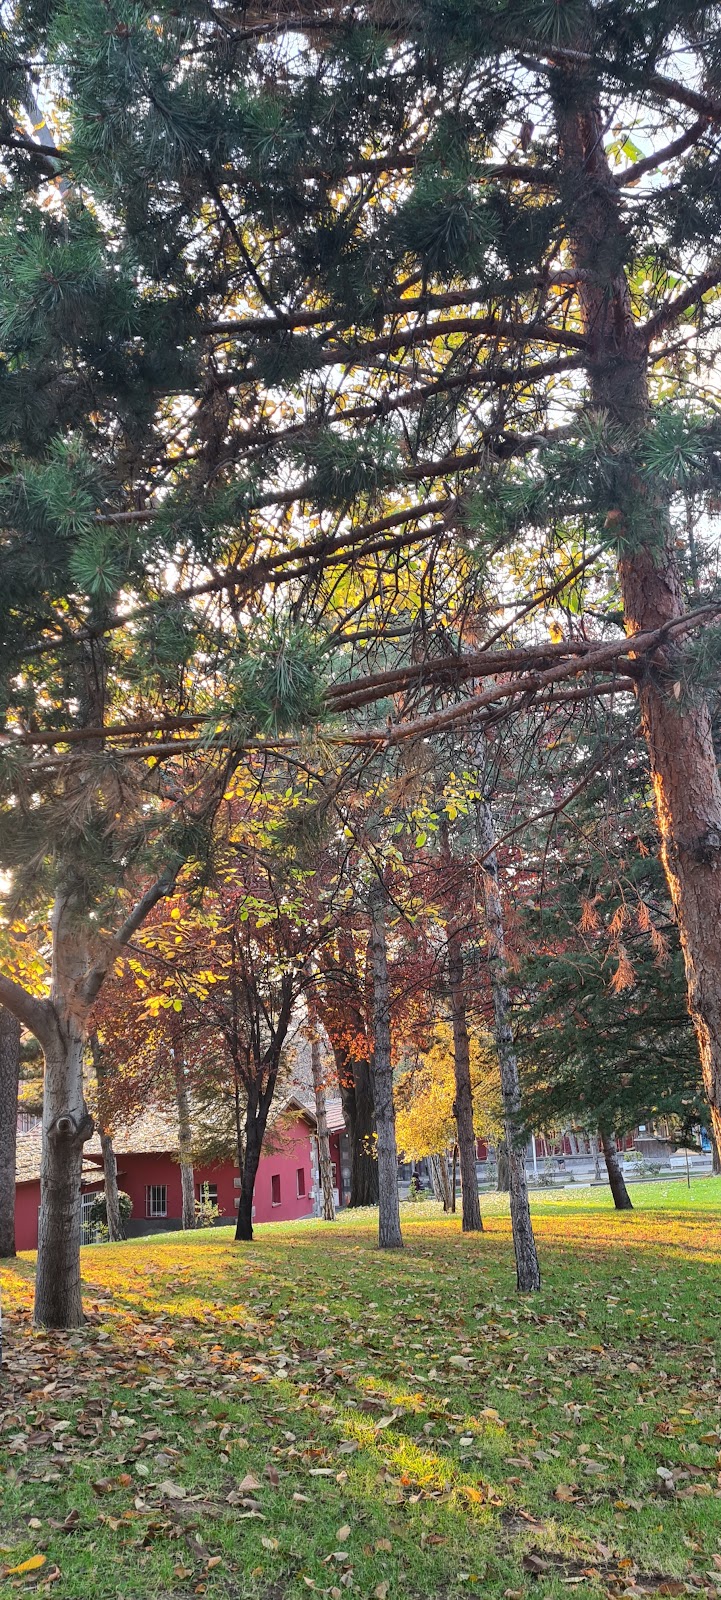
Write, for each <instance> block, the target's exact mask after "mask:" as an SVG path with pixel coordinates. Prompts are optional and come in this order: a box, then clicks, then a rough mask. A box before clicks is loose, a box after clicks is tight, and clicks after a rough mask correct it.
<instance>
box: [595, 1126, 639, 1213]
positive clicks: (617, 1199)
mask: <svg viewBox="0 0 721 1600" xmlns="http://www.w3.org/2000/svg"><path fill="white" fill-rule="evenodd" d="M601 1144H602V1145H603V1156H604V1160H605V1162H606V1171H607V1173H608V1182H609V1187H610V1190H611V1194H612V1195H613V1203H614V1205H615V1207H616V1210H617V1211H633V1203H632V1201H631V1196H630V1194H629V1192H628V1189H627V1188H626V1180H625V1178H624V1176H623V1171H622V1168H621V1163H620V1161H619V1159H618V1151H617V1149H616V1142H615V1140H614V1139H612V1138H611V1135H610V1134H609V1133H607V1132H606V1130H605V1128H602V1129H601Z"/></svg>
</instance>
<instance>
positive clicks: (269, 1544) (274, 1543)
mask: <svg viewBox="0 0 721 1600" xmlns="http://www.w3.org/2000/svg"><path fill="white" fill-rule="evenodd" d="M260 1542H261V1544H262V1546H263V1549H264V1550H277V1549H278V1540H277V1539H270V1538H268V1537H266V1536H265V1535H264V1536H263V1538H262V1539H261V1541H260Z"/></svg>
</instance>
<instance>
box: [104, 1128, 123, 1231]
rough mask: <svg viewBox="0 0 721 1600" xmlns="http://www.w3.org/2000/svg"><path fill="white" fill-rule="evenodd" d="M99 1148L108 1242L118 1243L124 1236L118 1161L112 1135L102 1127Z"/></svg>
mask: <svg viewBox="0 0 721 1600" xmlns="http://www.w3.org/2000/svg"><path fill="white" fill-rule="evenodd" d="M100 1148H101V1150H102V1152H103V1173H104V1175H105V1216H106V1223H107V1229H108V1241H109V1243H110V1244H119V1243H120V1241H121V1239H124V1238H125V1229H124V1227H123V1218H122V1215H121V1211H120V1197H119V1193H118V1163H117V1160H116V1157H115V1149H114V1146H113V1140H112V1135H111V1134H109V1133H107V1132H106V1131H105V1129H104V1128H101V1130H100Z"/></svg>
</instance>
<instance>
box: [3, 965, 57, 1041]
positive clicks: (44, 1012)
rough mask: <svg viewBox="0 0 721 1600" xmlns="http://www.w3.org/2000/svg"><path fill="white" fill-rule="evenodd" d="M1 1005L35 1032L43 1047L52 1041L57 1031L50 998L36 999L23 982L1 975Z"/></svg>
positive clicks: (30, 1030)
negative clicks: (24, 986) (16, 981)
mask: <svg viewBox="0 0 721 1600" xmlns="http://www.w3.org/2000/svg"><path fill="white" fill-rule="evenodd" d="M0 1005H3V1006H4V1007H5V1009H6V1011H9V1012H11V1014H12V1016H14V1017H16V1018H17V1020H18V1022H20V1023H21V1024H22V1026H23V1027H24V1028H27V1029H28V1030H29V1032H30V1033H34V1035H35V1038H36V1039H37V1040H38V1043H39V1044H41V1045H42V1047H43V1049H45V1048H46V1046H47V1045H48V1044H50V1043H51V1041H52V1039H53V1035H54V1031H55V1012H54V1009H53V1006H52V1005H51V1004H50V1001H49V1000H36V999H35V997H34V995H31V994H30V993H29V992H28V990H27V989H25V988H23V985H22V984H21V983H15V981H14V979H13V978H4V977H2V975H0Z"/></svg>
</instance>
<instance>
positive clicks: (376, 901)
mask: <svg viewBox="0 0 721 1600" xmlns="http://www.w3.org/2000/svg"><path fill="white" fill-rule="evenodd" d="M369 904H370V914H371V969H372V973H373V1043H374V1049H373V1101H374V1105H375V1114H376V1131H377V1136H378V1244H379V1246H380V1248H381V1250H398V1249H400V1248H401V1247H402V1245H403V1239H402V1237H401V1214H400V1208H399V1202H398V1151H397V1148H396V1124H395V1112H394V1109H393V1068H392V1065H391V1001H390V983H389V980H388V957H387V953H386V929H385V892H384V890H383V887H382V885H381V884H379V883H375V884H373V886H372V888H371V892H370V896H369Z"/></svg>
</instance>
